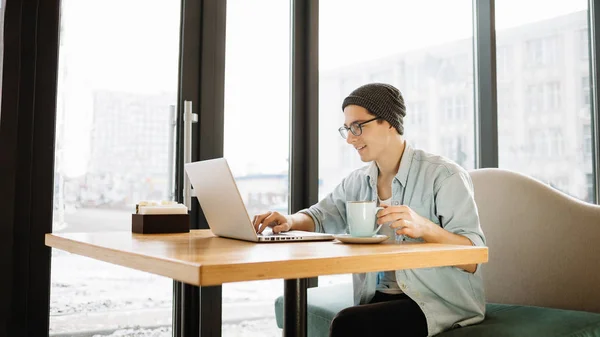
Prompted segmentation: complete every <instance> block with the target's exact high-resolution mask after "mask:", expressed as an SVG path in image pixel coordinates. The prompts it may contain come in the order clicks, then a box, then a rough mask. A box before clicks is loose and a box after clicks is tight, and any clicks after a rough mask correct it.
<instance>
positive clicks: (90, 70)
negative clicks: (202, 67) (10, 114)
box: [50, 0, 181, 336]
mask: <svg viewBox="0 0 600 337" xmlns="http://www.w3.org/2000/svg"><path fill="white" fill-rule="evenodd" d="M140 9H143V11H140ZM180 10H181V8H180V1H172V2H168V3H165V2H163V1H157V0H152V1H147V0H102V1H99V0H63V1H61V21H60V46H59V66H58V88H57V91H58V93H57V123H56V153H55V157H56V160H55V175H54V176H55V179H54V180H55V195H54V214H53V217H54V222H53V232H55V233H64V232H93V231H130V230H131V213H132V212H133V210H134V205H135V203H136V202H138V201H141V200H163V199H169V198H170V197H171V192H170V187H171V186H172V185H171V184H170V183H172V179H171V176H172V171H171V170H170V167H172V163H170V162H169V160H168V158H169V151H170V150H171V149H172V147H171V143H170V139H171V136H172V133H171V130H172V124H171V120H170V114H171V108H170V106H171V105H174V104H176V101H177V74H178V60H179V27H180ZM140 13H143V15H141V14H140ZM132 20H133V21H135V24H132ZM172 289H173V282H172V280H170V279H168V278H165V277H160V276H156V275H152V274H148V273H143V272H138V271H133V270H130V269H127V268H123V267H118V266H115V265H111V264H108V263H104V262H100V261H96V260H92V259H88V258H84V257H80V256H76V255H71V254H69V253H66V252H64V251H60V250H53V251H52V272H51V298H50V334H51V335H52V334H58V335H61V336H66V335H69V336H71V335H72V336H75V335H77V336H79V335H82V336H83V335H86V336H87V335H90V336H91V335H93V334H95V333H98V334H99V333H100V332H102V334H103V335H104V334H110V333H114V334H116V335H120V336H122V335H138V333H137V332H136V331H139V330H145V331H148V333H154V334H155V335H157V334H159V333H162V332H164V333H167V332H166V331H170V330H171V328H170V325H171V317H172V313H171V310H172V309H171V306H172V304H171V302H172ZM144 328H147V329H144Z"/></svg>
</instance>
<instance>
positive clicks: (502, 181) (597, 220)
mask: <svg viewBox="0 0 600 337" xmlns="http://www.w3.org/2000/svg"><path fill="white" fill-rule="evenodd" d="M470 174H471V177H472V180H473V185H474V187H475V201H476V203H477V208H478V210H479V216H480V220H481V226H482V228H483V231H484V233H485V236H486V238H487V244H488V247H489V262H488V263H487V264H484V265H483V272H484V280H485V287H486V297H487V300H488V302H495V303H507V304H523V305H535V306H545V307H554V308H563V309H574V310H585V311H593V312H600V206H596V205H591V204H587V203H584V202H581V201H579V200H577V199H574V198H572V197H570V196H567V195H566V194H563V193H561V192H558V191H557V190H554V189H553V188H551V187H549V186H547V185H545V184H543V183H541V182H539V181H537V180H534V179H532V178H529V177H527V176H524V175H521V174H519V173H515V172H510V171H506V170H501V169H479V170H474V171H471V172H470Z"/></svg>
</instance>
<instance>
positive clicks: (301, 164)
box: [289, 0, 319, 286]
mask: <svg viewBox="0 0 600 337" xmlns="http://www.w3.org/2000/svg"><path fill="white" fill-rule="evenodd" d="M290 1H292V3H291V10H292V28H291V39H290V40H291V77H290V78H291V85H290V87H291V88H290V100H291V111H290V112H291V116H290V169H289V171H290V174H289V191H290V192H289V193H290V198H289V211H290V213H295V212H297V211H299V210H301V209H304V208H306V207H309V206H311V205H313V204H315V203H316V202H317V201H318V197H319V60H318V55H319V30H318V22H319V0H290ZM316 285H317V279H316V278H313V279H311V280H310V281H309V286H316Z"/></svg>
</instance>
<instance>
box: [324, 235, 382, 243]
mask: <svg viewBox="0 0 600 337" xmlns="http://www.w3.org/2000/svg"><path fill="white" fill-rule="evenodd" d="M334 237H335V238H336V239H338V240H340V241H341V242H343V243H380V242H383V241H385V240H387V239H388V236H387V235H383V234H377V235H373V236H367V237H357V236H351V235H350V234H338V235H334Z"/></svg>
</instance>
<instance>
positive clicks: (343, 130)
mask: <svg viewBox="0 0 600 337" xmlns="http://www.w3.org/2000/svg"><path fill="white" fill-rule="evenodd" d="M378 119H381V117H375V118H373V119H369V120H368V121H365V122H362V123H359V122H353V123H351V124H350V127H347V126H345V125H344V126H342V127H340V128H339V129H338V131H339V132H340V135H341V136H342V138H344V139H346V138H348V131H350V132H352V134H353V135H355V136H357V137H358V136H360V135H362V126H363V125H365V124H367V123H371V122H372V121H376V120H378Z"/></svg>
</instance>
